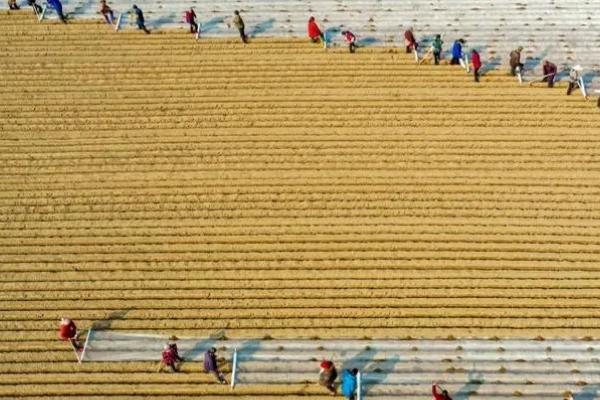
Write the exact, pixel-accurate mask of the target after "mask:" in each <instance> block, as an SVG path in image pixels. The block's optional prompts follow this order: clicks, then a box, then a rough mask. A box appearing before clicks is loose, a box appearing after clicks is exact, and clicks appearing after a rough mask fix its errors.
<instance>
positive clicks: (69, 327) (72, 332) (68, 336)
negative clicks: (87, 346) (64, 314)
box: [58, 318, 81, 351]
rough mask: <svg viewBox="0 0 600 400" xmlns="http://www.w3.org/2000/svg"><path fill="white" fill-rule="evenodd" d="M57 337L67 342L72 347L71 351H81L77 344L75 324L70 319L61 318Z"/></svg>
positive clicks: (77, 335)
mask: <svg viewBox="0 0 600 400" xmlns="http://www.w3.org/2000/svg"><path fill="white" fill-rule="evenodd" d="M58 337H59V338H60V340H63V341H65V342H66V341H68V342H69V343H71V346H73V350H75V351H81V345H80V342H79V332H78V331H77V326H76V325H75V322H74V321H73V320H71V319H70V318H63V319H61V320H60V329H59V331H58Z"/></svg>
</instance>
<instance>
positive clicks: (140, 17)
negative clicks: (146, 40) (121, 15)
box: [132, 4, 150, 33]
mask: <svg viewBox="0 0 600 400" xmlns="http://www.w3.org/2000/svg"><path fill="white" fill-rule="evenodd" d="M132 11H133V13H134V14H135V18H136V20H135V23H136V25H137V27H138V29H140V30H143V31H144V32H146V33H150V31H149V30H148V28H146V23H145V20H144V13H143V12H142V10H141V9H140V8H139V7H138V6H136V5H135V4H134V5H133V7H132Z"/></svg>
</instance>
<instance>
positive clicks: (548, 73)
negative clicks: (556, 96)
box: [542, 60, 558, 88]
mask: <svg viewBox="0 0 600 400" xmlns="http://www.w3.org/2000/svg"><path fill="white" fill-rule="evenodd" d="M543 69H544V78H543V79H542V82H548V87H549V88H552V87H554V78H555V77H556V72H557V71H558V69H557V68H556V64H552V63H551V62H550V61H548V60H544V66H543Z"/></svg>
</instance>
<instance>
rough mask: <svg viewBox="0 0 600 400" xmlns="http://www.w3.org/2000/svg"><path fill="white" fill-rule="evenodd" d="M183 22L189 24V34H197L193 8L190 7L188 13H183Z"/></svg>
mask: <svg viewBox="0 0 600 400" xmlns="http://www.w3.org/2000/svg"><path fill="white" fill-rule="evenodd" d="M184 18H185V22H187V23H188V24H190V33H196V32H198V24H197V23H196V12H195V11H194V7H190V9H189V10H188V11H186V12H185V16H184Z"/></svg>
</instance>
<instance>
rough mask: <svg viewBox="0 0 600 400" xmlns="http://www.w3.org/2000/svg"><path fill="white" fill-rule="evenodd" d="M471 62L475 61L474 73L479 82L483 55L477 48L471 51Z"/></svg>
mask: <svg viewBox="0 0 600 400" xmlns="http://www.w3.org/2000/svg"><path fill="white" fill-rule="evenodd" d="M471 62H472V63H473V75H474V77H475V82H479V69H480V68H481V57H480V56H479V53H478V52H477V50H475V49H473V50H472V51H471Z"/></svg>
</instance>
